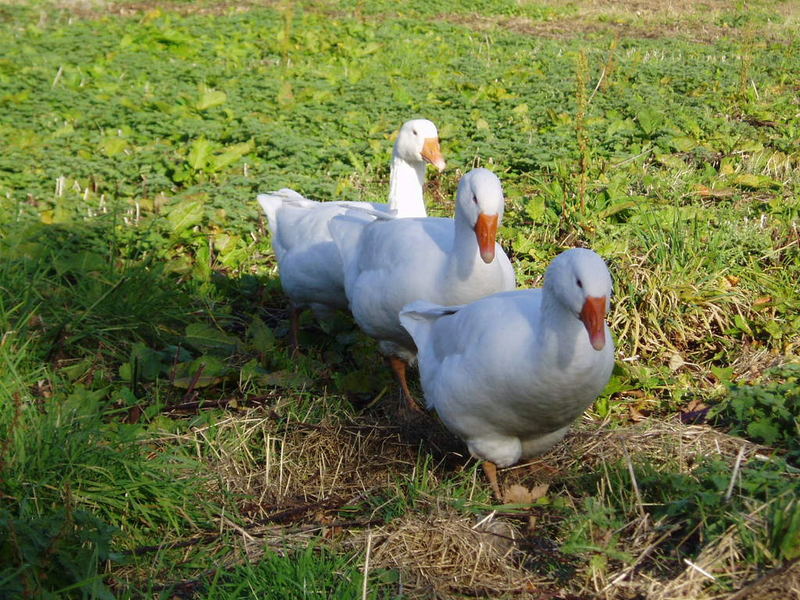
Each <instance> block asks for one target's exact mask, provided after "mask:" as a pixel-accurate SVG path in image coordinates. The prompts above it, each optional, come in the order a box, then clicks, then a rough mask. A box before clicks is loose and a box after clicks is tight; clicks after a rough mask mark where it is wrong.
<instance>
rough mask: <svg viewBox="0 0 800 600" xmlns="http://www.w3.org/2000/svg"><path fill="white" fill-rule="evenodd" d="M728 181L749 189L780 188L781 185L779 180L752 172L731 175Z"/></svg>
mask: <svg viewBox="0 0 800 600" xmlns="http://www.w3.org/2000/svg"><path fill="white" fill-rule="evenodd" d="M729 181H730V183H732V184H733V185H738V186H739V187H742V188H746V189H751V190H763V189H770V188H771V189H780V188H781V187H782V185H781V183H780V182H779V181H775V180H774V179H772V178H771V177H767V176H766V175H756V174H754V173H740V174H738V175H733V176H732V177H731V178H730V180H729Z"/></svg>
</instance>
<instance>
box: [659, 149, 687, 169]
mask: <svg viewBox="0 0 800 600" xmlns="http://www.w3.org/2000/svg"><path fill="white" fill-rule="evenodd" d="M655 159H656V160H657V161H658V162H659V163H661V164H662V165H664V166H665V167H669V168H670V169H676V170H683V169H686V163H685V162H684V161H683V159H682V158H681V157H679V156H675V155H674V154H661V153H658V152H656V154H655Z"/></svg>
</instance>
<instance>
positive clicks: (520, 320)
mask: <svg viewBox="0 0 800 600" xmlns="http://www.w3.org/2000/svg"><path fill="white" fill-rule="evenodd" d="M611 290H612V284H611V275H610V274H609V272H608V269H607V267H606V264H605V262H604V261H603V259H602V258H600V256H598V255H597V254H596V253H594V252H592V251H591V250H586V249H582V248H576V249H572V250H567V251H566V252H563V253H562V254H560V255H559V256H557V257H556V258H555V260H553V262H552V263H551V264H550V266H549V267H548V269H547V272H546V274H545V281H544V288H543V289H537V290H520V291H515V292H509V293H504V294H495V295H493V296H489V297H487V298H483V299H482V300H478V301H477V302H473V303H472V304H469V305H466V306H456V307H450V308H447V307H443V306H436V305H433V304H431V303H428V302H415V303H412V304H410V305H409V306H406V307H405V308H404V309H403V311H402V312H401V313H400V321H401V322H402V323H403V325H404V326H405V328H406V329H407V330H408V331H409V332H410V334H411V335H412V337H413V338H414V342H415V343H416V344H417V348H418V349H419V370H420V378H421V380H422V389H423V390H424V392H425V399H426V402H427V406H428V407H429V408H435V409H436V412H437V413H438V414H439V417H440V418H441V420H442V422H443V423H444V424H445V425H446V426H447V428H448V429H450V431H452V432H453V433H455V434H456V435H458V436H459V437H460V438H461V439H463V440H464V441H465V442H466V443H467V446H468V448H469V451H470V453H471V454H472V455H473V456H475V457H477V458H481V459H484V461H487V462H484V469H485V471H486V474H487V477H488V478H489V481H490V483H491V484H492V488H493V490H494V492H495V494H496V495H497V497H498V498H501V496H500V489H499V486H498V484H497V475H496V467H498V466H499V467H507V466H510V465H513V464H514V463H516V462H517V461H519V460H520V458H526V457H530V456H535V455H537V454H540V453H542V452H544V451H545V450H547V449H549V448H550V447H551V446H553V445H554V444H555V443H556V442H558V441H560V440H561V438H563V437H564V434H565V433H566V432H567V429H568V428H569V425H570V423H571V422H572V421H573V420H574V419H576V418H577V417H578V416H579V415H580V414H581V413H582V412H583V411H584V410H585V409H586V408H587V407H588V406H589V405H590V404H591V403H592V402H593V401H594V399H595V398H596V397H597V396H598V395H599V394H600V393H601V392H602V391H603V389H604V388H605V386H606V384H607V383H608V380H609V378H610V377H611V371H612V369H613V367H614V343H613V341H612V339H611V334H610V332H609V330H608V326H607V325H606V324H605V317H606V314H607V311H608V309H609V306H610V304H609V303H610V297H611Z"/></svg>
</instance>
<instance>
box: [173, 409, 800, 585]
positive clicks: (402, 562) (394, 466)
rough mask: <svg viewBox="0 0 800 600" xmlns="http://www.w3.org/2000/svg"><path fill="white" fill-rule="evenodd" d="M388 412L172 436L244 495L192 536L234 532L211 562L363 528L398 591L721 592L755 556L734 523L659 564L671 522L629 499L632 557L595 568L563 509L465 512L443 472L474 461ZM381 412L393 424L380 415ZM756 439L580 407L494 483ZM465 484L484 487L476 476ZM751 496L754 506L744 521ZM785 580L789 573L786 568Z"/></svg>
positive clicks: (715, 452)
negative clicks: (232, 512)
mask: <svg viewBox="0 0 800 600" xmlns="http://www.w3.org/2000/svg"><path fill="white" fill-rule="evenodd" d="M286 401H288V398H287V399H286ZM384 411H386V412H384ZM393 411H394V407H393V406H392V407H386V408H381V407H378V408H376V409H373V410H371V411H368V412H367V413H365V414H361V415H356V416H349V415H342V414H341V413H339V414H338V415H337V416H335V417H333V416H332V417H329V418H325V419H324V420H323V421H322V422H320V423H304V422H300V421H294V420H289V421H288V422H287V421H286V420H285V419H282V418H276V415H275V412H274V411H270V410H265V409H263V408H257V409H251V410H249V411H246V412H245V414H241V415H231V416H230V417H229V418H228V419H225V420H224V421H221V422H219V423H217V424H215V425H214V426H212V427H206V428H198V429H197V430H195V431H194V432H193V433H192V434H191V436H190V440H183V443H185V442H187V441H191V443H193V444H194V445H195V446H196V448H197V449H198V454H199V455H201V456H203V457H205V459H206V462H207V464H208V466H209V469H212V470H213V471H214V472H216V473H217V474H218V475H219V480H220V485H221V487H222V488H224V489H226V490H227V491H229V492H231V491H232V492H234V493H235V494H236V495H237V496H239V497H241V498H243V499H244V500H243V502H242V503H241V504H240V506H239V509H240V512H241V519H243V520H238V521H237V522H235V523H234V521H233V519H231V518H226V517H221V518H220V522H219V530H218V533H217V534H215V535H214V536H212V538H213V539H211V538H210V539H208V540H205V541H203V542H202V543H208V544H211V545H218V544H221V543H222V540H223V539H224V540H227V541H226V542H225V543H227V544H231V540H234V544H233V547H231V548H229V550H228V559H227V560H225V561H223V562H222V563H221V566H223V567H228V566H230V565H233V564H237V563H239V562H241V561H257V560H258V559H259V558H260V557H261V556H263V554H264V553H265V552H278V553H281V554H286V553H290V552H291V551H293V550H297V549H299V548H304V547H305V546H307V545H308V544H309V543H311V542H312V540H315V541H316V542H317V543H318V542H319V540H320V539H322V540H323V543H325V544H330V545H331V546H332V547H335V548H339V549H340V550H343V551H347V552H355V553H364V552H365V551H366V547H367V538H368V537H369V538H370V539H371V542H370V547H371V549H370V552H371V554H370V565H371V568H374V569H391V570H396V571H398V572H399V574H400V582H399V584H398V586H399V587H398V589H400V590H401V591H402V594H403V597H407V598H453V597H475V596H478V597H525V598H558V597H562V598H567V597H579V598H606V599H628V598H652V599H658V600H672V599H678V598H681V599H689V598H701V599H705V598H708V599H716V598H723V597H727V596H728V595H729V593H723V592H722V591H720V590H721V589H724V588H721V587H720V586H719V585H718V583H717V581H716V579H722V580H724V581H725V582H726V586H730V585H733V586H735V587H734V589H737V588H740V587H742V586H744V585H746V584H747V583H748V582H753V581H755V580H756V579H757V573H756V571H755V568H754V567H750V566H747V565H746V563H745V561H744V560H742V551H741V548H740V546H739V540H738V537H737V535H736V532H735V531H733V530H729V531H728V532H726V533H725V535H723V536H721V537H719V538H717V539H716V540H714V541H713V542H712V543H710V544H709V545H708V546H707V547H706V548H704V549H703V550H702V552H701V553H700V554H699V556H698V557H697V558H696V560H695V561H693V562H692V564H691V565H690V564H684V563H682V562H681V563H679V562H678V561H675V564H665V560H667V559H665V558H664V555H665V552H663V551H660V550H662V549H661V547H660V545H661V544H662V543H663V542H664V541H665V539H667V537H668V536H669V535H670V531H669V530H668V529H665V526H664V523H657V522H653V519H652V518H651V517H650V516H649V513H647V511H646V510H645V508H644V507H643V506H641V505H640V506H639V507H638V509H637V510H634V511H633V512H632V513H631V514H630V515H629V522H628V523H627V524H626V525H625V527H624V531H625V532H626V535H627V538H626V542H625V543H626V551H627V552H628V553H629V554H630V555H631V556H632V557H633V560H632V562H628V563H621V562H615V561H611V562H610V563H609V565H608V568H607V569H605V570H604V571H602V572H597V571H594V572H593V570H592V569H591V568H590V565H589V564H586V563H585V562H581V561H580V560H577V559H576V557H573V556H567V555H563V554H561V553H560V551H559V549H558V548H559V546H560V544H561V543H562V540H558V539H554V538H552V537H551V535H552V533H551V532H552V531H553V530H554V529H553V526H554V525H557V524H558V521H559V519H560V518H561V517H558V516H557V514H556V513H554V512H553V511H552V510H551V509H549V508H547V505H538V506H537V505H533V506H532V507H531V508H530V509H529V510H520V509H514V510H506V509H504V508H503V507H491V506H488V505H480V504H474V505H472V507H471V509H470V510H467V511H465V510H463V508H457V506H460V505H458V504H457V503H454V499H453V498H452V497H449V496H448V489H447V488H446V487H444V486H442V482H444V481H446V480H447V479H448V478H452V477H459V476H463V477H465V478H468V477H470V476H471V475H470V474H467V473H464V469H465V467H468V466H469V465H470V464H472V463H471V462H470V461H469V459H467V458H466V457H465V456H463V455H461V454H459V453H457V452H454V451H453V450H452V449H453V448H459V447H460V443H459V442H458V441H457V440H455V439H454V438H452V436H450V438H449V439H444V437H446V436H448V435H449V434H446V433H445V432H443V431H442V430H441V428H440V427H439V426H438V425H436V424H433V423H432V422H433V420H432V419H429V421H430V423H429V424H428V425H425V424H423V423H420V422H417V423H411V422H408V421H406V422H403V420H402V419H398V417H397V414H396V413H395V412H393ZM390 421H394V423H395V424H392V425H387V423H388V422H390ZM461 451H462V452H463V448H462V449H461ZM761 451H762V448H761V447H759V446H757V445H755V444H752V443H750V442H747V441H746V440H743V439H740V438H735V437H732V436H728V435H726V434H724V433H722V432H719V431H716V430H714V429H712V428H710V427H708V426H702V425H700V426H698V425H684V424H683V423H681V421H680V419H679V418H678V417H677V416H676V417H674V418H670V419H645V420H644V421H642V422H639V423H635V424H630V425H626V426H623V427H612V426H611V425H610V424H609V423H608V422H602V423H601V422H598V421H594V420H591V419H589V418H588V417H586V418H585V419H584V420H583V421H582V422H580V423H578V424H577V425H576V427H575V429H574V431H573V432H572V433H570V434H569V435H568V436H567V438H566V439H565V442H564V443H562V444H559V445H558V446H557V447H556V448H555V449H554V450H552V451H551V452H550V453H548V454H547V455H545V456H543V457H540V458H538V459H537V460H535V461H531V462H528V463H526V464H523V465H517V466H515V467H512V468H510V469H506V470H504V471H502V473H501V475H500V481H501V485H502V486H503V487H506V488H508V487H509V486H511V485H514V484H518V485H522V486H524V487H526V488H535V487H536V486H541V484H543V483H549V484H551V490H553V489H560V488H563V484H564V482H566V481H568V480H571V479H574V478H576V477H580V476H581V475H582V474H589V473H602V472H603V469H604V468H605V466H606V465H612V464H618V463H619V462H620V461H630V460H631V457H632V456H633V457H635V459H636V461H647V462H649V463H651V464H653V465H660V468H666V469H668V470H669V471H670V472H683V473H689V472H691V471H692V470H693V469H694V468H695V467H696V466H697V465H698V464H699V463H700V462H701V460H702V459H704V458H707V457H718V458H719V459H722V460H724V461H726V462H727V463H728V464H729V465H731V471H732V473H734V471H735V467H734V465H735V463H736V462H737V461H738V462H739V463H744V462H746V461H748V460H753V459H757V457H758V456H759V455H760V453H761ZM428 454H430V455H432V456H433V457H434V460H433V462H432V463H430V471H431V474H430V479H429V481H428V483H427V484H426V485H427V486H428V489H427V490H422V493H421V494H420V495H419V496H418V497H417V499H416V501H415V502H413V503H408V506H407V507H406V509H405V510H404V512H402V514H399V515H398V516H396V517H394V518H391V519H389V520H385V516H384V515H383V514H382V513H381V511H380V507H375V510H372V512H370V509H369V508H367V509H366V510H364V509H363V506H364V505H366V504H368V500H369V499H370V498H374V497H375V495H376V493H380V494H383V496H381V497H387V498H389V499H391V498H393V497H400V496H401V495H402V494H403V493H405V492H404V490H403V489H402V487H401V486H398V485H397V483H398V482H399V481H403V480H408V479H409V478H412V477H413V473H414V471H415V469H418V468H419V464H420V463H419V460H420V458H421V457H425V456H426V455H428ZM473 485H477V486H478V487H479V488H480V487H484V488H487V489H488V484H487V483H486V482H484V481H482V478H480V477H479V478H478V480H477V481H476V482H474V483H473ZM560 493H561V494H563V493H564V492H563V491H562V492H560ZM487 497H488V496H487ZM567 498H568V496H567ZM359 503H361V504H362V509H360V511H359V512H358V514H357V515H355V516H350V513H349V512H348V511H349V510H350V509H351V508H352V507H353V506H355V505H358V504H359ZM575 508H576V510H580V509H579V508H578V507H577V505H576V507H575ZM762 508H763V507H755V508H754V512H753V515H752V518H753V519H757V518H758V512H759V511H760V510H762ZM556 512H557V511H556ZM235 540H239V541H238V542H235ZM656 555H658V558H657V559H656V558H654V557H655V556H656ZM543 557H544V558H543ZM542 560H547V561H548V562H549V563H550V564H553V563H558V562H563V563H564V567H565V568H566V569H567V570H569V569H573V570H575V573H574V576H572V577H570V578H568V579H566V580H565V579H563V578H558V577H554V576H553V575H552V573H546V572H543V571H541V569H538V568H536V567H535V565H536V564H540V563H541V561H542ZM667 562H668V561H667ZM704 573H705V574H704ZM791 573H794V571H792V572H791ZM708 575H710V577H709V576H708ZM776 576H777V575H776ZM781 576H782V577H794V575H792V574H782V575H781ZM792 581H794V582H795V583H792V584H791V585H795V584H796V579H793V580H792ZM773 584H774V582H773V583H769V585H773ZM763 585H768V584H767V582H765V583H764V584H763ZM727 589H730V588H729V587H728V588H727ZM570 595H572V596H570ZM743 597H748V596H743ZM749 597H758V596H749Z"/></svg>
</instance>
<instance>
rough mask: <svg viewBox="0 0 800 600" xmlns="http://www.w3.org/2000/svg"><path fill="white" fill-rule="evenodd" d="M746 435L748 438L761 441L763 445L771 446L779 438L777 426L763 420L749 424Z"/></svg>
mask: <svg viewBox="0 0 800 600" xmlns="http://www.w3.org/2000/svg"><path fill="white" fill-rule="evenodd" d="M747 433H748V435H749V436H750V437H752V438H755V439H756V440H759V441H763V442H764V443H765V444H773V443H775V442H776V441H778V440H779V439H780V437H781V433H780V431H779V430H778V428H777V426H776V425H774V424H773V423H772V422H771V421H768V420H767V419H765V418H764V419H759V420H757V421H753V422H752V423H750V424H749V425H748V426H747Z"/></svg>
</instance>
